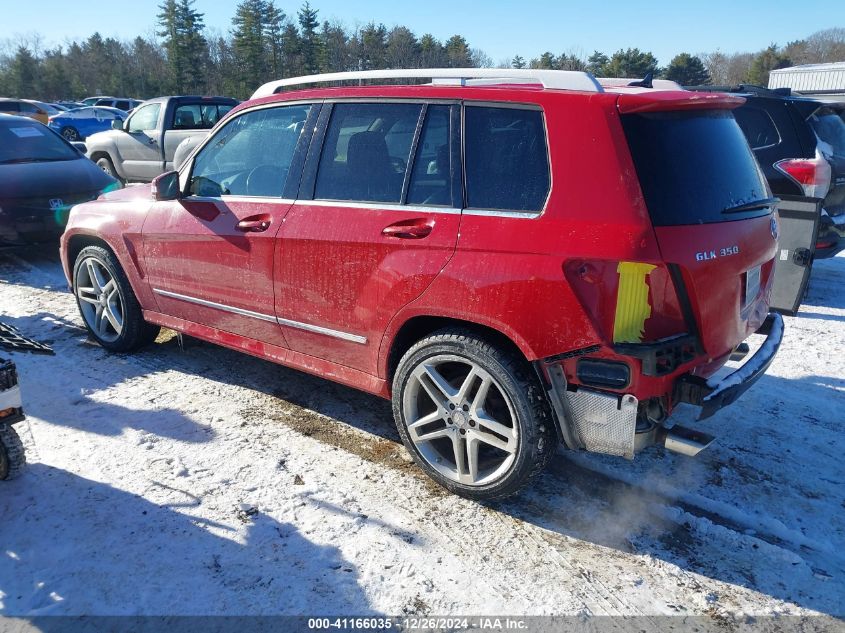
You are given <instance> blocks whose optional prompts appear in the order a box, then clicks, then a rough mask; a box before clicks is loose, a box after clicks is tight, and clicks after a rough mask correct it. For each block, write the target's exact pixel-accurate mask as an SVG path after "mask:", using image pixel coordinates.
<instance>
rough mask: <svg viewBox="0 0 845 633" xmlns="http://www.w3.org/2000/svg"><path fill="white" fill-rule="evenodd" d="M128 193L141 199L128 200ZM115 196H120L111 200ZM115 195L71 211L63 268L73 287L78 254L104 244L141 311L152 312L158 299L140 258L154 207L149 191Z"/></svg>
mask: <svg viewBox="0 0 845 633" xmlns="http://www.w3.org/2000/svg"><path fill="white" fill-rule="evenodd" d="M132 190H139V191H136V192H132ZM140 190H143V191H140ZM129 192H132V193H136V194H138V195H137V196H132V197H127V193H129ZM145 193H146V195H144V194H145ZM114 194H119V195H117V196H116V197H115V198H111V196H113V195H114ZM114 194H107V195H106V196H103V197H101V198H100V199H99V200H95V201H93V202H89V203H86V204H81V205H77V206H75V207H74V208H73V209H72V210H71V212H70V217H69V218H68V224H67V228H66V229H65V232H64V234H63V235H62V239H61V246H60V252H61V259H62V268H63V269H64V272H65V277H66V278H67V280H68V284H70V285H72V279H71V277H72V274H73V264H74V261H72V260H74V259H75V253H78V252H79V250H81V247H84V246H85V245H88V244H91V243H93V242H95V241H98V242H101V243H103V244H105V245H106V246H107V247H108V248H109V249H111V251H112V252H113V253H114V254H115V256H116V257H117V259H118V261H119V262H120V265H121V267H122V268H123V271H124V272H125V273H126V277H127V278H128V279H129V284H130V285H131V286H132V290H133V291H134V293H135V296H136V297H137V298H138V301H139V302H140V304H141V307H142V308H147V309H149V308H150V307H152V306H155V299H154V297H153V295H152V291H151V290H150V287H149V284H148V283H147V282H146V279H145V273H144V268H143V261H142V258H141V252H142V250H141V248H142V233H141V229H142V227H143V225H144V219H145V217H146V215H147V211H148V210H149V208H150V207H151V206H152V204H153V202H152V200H151V199H150V197H149V187H146V186H139V187H129V188H127V189H123V190H121V191H117V192H114Z"/></svg>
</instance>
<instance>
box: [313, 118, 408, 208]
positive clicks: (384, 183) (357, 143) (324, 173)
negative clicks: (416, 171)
mask: <svg viewBox="0 0 845 633" xmlns="http://www.w3.org/2000/svg"><path fill="white" fill-rule="evenodd" d="M421 109H422V106H421V105H419V104H404V103H341V104H335V106H334V108H333V109H332V115H331V120H330V121H329V126H328V129H327V131H326V138H325V141H324V143H323V151H322V155H321V156H320V164H319V167H318V168H317V181H316V185H315V188H314V198H315V199H322V200H352V201H359V202H388V203H396V204H398V203H399V202H400V199H401V197H402V184H403V181H404V179H405V170H406V169H407V167H408V161H409V158H410V153H411V145H412V144H413V141H414V132H415V130H416V126H417V122H418V121H419V116H420V111H421Z"/></svg>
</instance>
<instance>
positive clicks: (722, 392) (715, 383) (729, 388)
mask: <svg viewBox="0 0 845 633" xmlns="http://www.w3.org/2000/svg"><path fill="white" fill-rule="evenodd" d="M757 334H765V335H766V340H765V341H764V342H763V345H761V346H760V349H758V350H757V352H756V353H755V354H754V355H753V356H752V357H751V358H749V359H748V360H747V361H746V362H745V364H744V365H742V367H740V368H739V369H737V370H736V371H734V372H732V373H730V374H728V375H727V376H725V377H724V378H722V379H721V380H714V379H713V378H710V379H709V380H708V379H705V378H701V377H699V376H691V375H685V376H681V377H680V378H679V379H678V381H677V382H676V383H675V401H676V402H686V403H688V404H692V405H695V406H697V407H701V413H700V414H699V416H698V419H699V420H704V419H706V418H709V417H710V416H711V415H713V414H714V413H716V412H717V411H718V410H719V409H721V408H722V407H726V406H728V405H729V404H732V403H733V402H735V401H736V400H737V398H739V397H740V396H741V395H742V394H744V393H745V392H746V391H748V389H749V388H750V387H751V386H752V385H753V384H754V383H755V382H757V381H758V380H760V378H761V377H762V376H763V374H764V373H766V370H767V369H768V368H769V365H771V364H772V361H773V360H774V359H775V356H776V355H777V353H778V349H780V344H781V341H782V340H783V317H782V316H781V315H779V314H777V313H774V312H773V313H771V314H769V316H768V317H766V320H765V321H764V322H763V325H762V326H760V329H759V330H757Z"/></svg>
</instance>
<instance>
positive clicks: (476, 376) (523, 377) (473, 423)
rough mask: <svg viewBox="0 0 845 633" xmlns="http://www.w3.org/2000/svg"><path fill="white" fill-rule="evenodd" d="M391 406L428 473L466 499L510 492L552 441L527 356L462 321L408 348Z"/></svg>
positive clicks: (540, 464) (536, 469) (537, 466)
mask: <svg viewBox="0 0 845 633" xmlns="http://www.w3.org/2000/svg"><path fill="white" fill-rule="evenodd" d="M393 414H394V417H395V419H396V426H397V429H398V430H399V435H400V436H401V437H402V442H403V443H404V444H405V447H406V448H407V449H408V452H409V453H410V454H411V455H412V456H413V458H414V460H415V461H416V462H417V464H418V465H419V466H420V467H421V468H422V469H423V470H424V471H425V472H426V474H427V475H429V476H430V477H431V478H432V479H434V481H436V482H437V483H438V484H440V485H441V486H443V487H444V488H446V489H448V490H450V491H451V492H453V493H455V494H458V495H461V496H463V497H468V498H470V499H476V500H493V499H501V498H503V497H507V496H509V495H512V494H514V493H516V492H517V491H519V490H520V489H521V488H522V487H524V486H525V485H526V484H527V483H528V482H529V481H530V480H531V479H532V478H534V477H535V476H536V475H538V474H539V473H540V472H541V471H542V470H543V468H544V467H545V465H546V463H547V462H548V460H549V458H550V457H551V455H552V453H553V452H554V449H555V445H556V434H555V431H554V426H553V423H552V419H551V415H550V412H549V408H548V404H547V402H546V400H545V398H544V396H543V391H542V388H541V386H540V384H539V382H538V380H537V378H536V377H535V376H534V375H533V373H532V372H531V367H530V365H529V364H528V362H527V361H526V360H525V359H524V358H522V357H521V356H520V355H518V354H517V353H515V352H512V351H510V350H507V349H503V348H502V347H501V346H497V345H494V344H491V343H490V342H488V341H487V340H485V339H484V338H482V337H480V336H478V335H477V334H475V333H473V332H471V331H469V330H464V329H458V328H448V329H443V330H440V331H438V332H435V333H434V334H432V335H430V336H427V337H426V338H424V339H422V340H421V341H419V342H418V343H416V344H415V345H414V346H413V347H411V349H409V350H408V351H407V353H406V354H405V355H404V356H403V357H402V360H401V361H400V362H399V366H398V368H397V371H396V375H395V376H394V379H393Z"/></svg>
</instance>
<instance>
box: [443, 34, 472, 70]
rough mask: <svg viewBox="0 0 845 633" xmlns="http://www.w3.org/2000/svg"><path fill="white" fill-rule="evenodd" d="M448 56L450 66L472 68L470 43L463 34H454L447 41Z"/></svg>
mask: <svg viewBox="0 0 845 633" xmlns="http://www.w3.org/2000/svg"><path fill="white" fill-rule="evenodd" d="M445 49H446V57H447V59H448V65H449V67H450V68H472V54H471V53H470V50H469V44H467V41H466V39H464V37H463V36H461V35H453V36H452V37H450V38H449V39H448V41H447V42H446V46H445Z"/></svg>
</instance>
